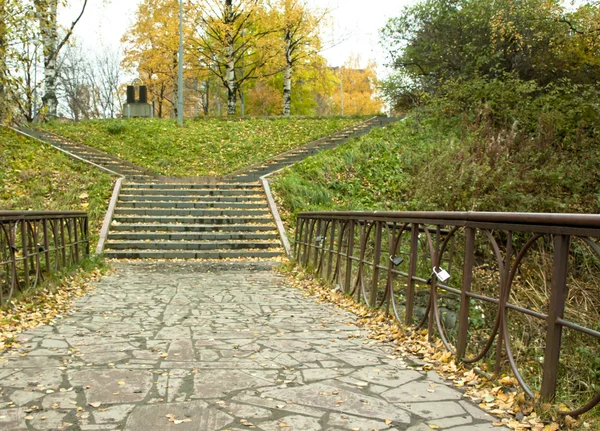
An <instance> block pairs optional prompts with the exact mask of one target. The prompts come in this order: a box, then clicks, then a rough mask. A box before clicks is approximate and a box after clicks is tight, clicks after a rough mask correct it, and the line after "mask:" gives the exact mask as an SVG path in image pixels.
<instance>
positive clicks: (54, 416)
mask: <svg viewBox="0 0 600 431" xmlns="http://www.w3.org/2000/svg"><path fill="white" fill-rule="evenodd" d="M28 415H29V416H31V417H33V419H32V420H28V421H27V423H28V424H29V425H30V426H31V427H32V428H33V429H36V430H57V429H67V428H68V425H65V420H64V419H65V416H66V415H65V413H62V412H59V411H56V410H46V411H42V412H32V413H28Z"/></svg>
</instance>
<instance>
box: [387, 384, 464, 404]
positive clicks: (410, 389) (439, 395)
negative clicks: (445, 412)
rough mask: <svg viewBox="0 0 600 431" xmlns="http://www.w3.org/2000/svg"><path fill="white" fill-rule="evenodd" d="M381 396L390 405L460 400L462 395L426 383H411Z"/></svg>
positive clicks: (450, 389) (444, 387) (446, 387)
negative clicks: (420, 401) (422, 401)
mask: <svg viewBox="0 0 600 431" xmlns="http://www.w3.org/2000/svg"><path fill="white" fill-rule="evenodd" d="M381 396H382V397H383V398H385V399H386V400H388V401H389V402H392V403H410V402H412V401H418V400H427V401H430V402H431V401H445V400H459V399H461V398H462V393H461V392H459V391H457V390H456V389H452V388H450V387H448V386H442V385H437V384H431V383H429V382H426V381H413V382H408V383H406V384H404V385H402V386H400V387H397V388H395V389H390V390H389V391H386V392H384V393H383V394H381Z"/></svg>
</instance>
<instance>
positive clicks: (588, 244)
mask: <svg viewBox="0 0 600 431" xmlns="http://www.w3.org/2000/svg"><path fill="white" fill-rule="evenodd" d="M598 238H600V215H575V214H533V213H477V212H313V213H300V214H299V215H298V223H297V227H296V232H295V243H294V255H295V257H296V259H297V261H298V263H299V264H300V265H302V266H305V267H309V268H310V269H312V270H313V271H314V272H316V274H317V275H318V276H320V277H322V278H323V279H325V280H326V281H328V282H330V283H332V285H333V287H334V288H335V289H336V290H339V291H341V292H343V293H344V294H347V295H352V296H353V297H354V298H356V300H358V301H362V302H364V303H365V304H366V305H368V306H370V307H374V308H382V309H384V310H385V311H386V312H387V313H388V314H391V315H393V316H394V317H395V318H396V319H397V320H398V321H400V322H404V323H405V324H406V325H410V326H413V327H414V328H415V330H417V329H418V330H421V329H424V328H427V329H428V332H427V333H428V337H429V339H430V341H431V340H433V337H434V334H437V336H438V337H439V339H441V341H442V342H443V345H444V346H445V348H446V349H448V350H449V351H450V352H452V353H453V354H454V355H455V356H456V357H457V358H459V359H460V360H461V361H463V362H465V363H469V364H473V363H476V362H484V363H485V362H486V361H487V362H489V363H490V365H491V366H493V368H494V372H495V373H496V374H497V375H499V374H500V373H501V372H502V370H503V369H506V368H508V367H510V369H512V372H513V373H514V375H515V377H516V379H517V380H518V382H519V384H520V386H521V387H522V388H523V389H524V391H525V392H526V393H527V394H528V395H529V396H530V397H532V398H536V397H539V398H541V399H542V400H545V401H550V400H553V399H554V398H555V395H556V393H557V388H561V387H560V386H559V380H561V382H560V384H566V382H564V381H563V379H561V376H564V375H565V373H566V372H567V371H569V370H568V369H565V367H568V365H569V364H568V363H567V362H568V361H567V358H566V357H563V358H561V348H562V349H563V354H565V355H566V352H565V351H564V349H566V347H565V346H566V345H567V342H566V341H565V339H567V338H565V337H566V335H565V332H566V331H567V330H568V331H569V334H568V341H569V342H570V341H572V340H576V342H577V343H579V344H580V345H583V347H584V348H592V349H596V350H593V352H596V353H598V352H600V348H599V346H600V323H599V322H600V310H598V309H593V308H592V309H587V310H582V307H583V306H572V302H573V301H574V302H578V301H580V299H581V298H580V296H579V295H578V294H577V293H576V292H575V289H574V288H573V289H572V288H570V286H571V285H572V284H573V285H577V286H579V285H581V284H585V283H590V285H593V286H595V287H594V289H592V291H595V292H600V290H599V289H598V285H597V284H595V278H596V277H595V276H596V275H597V274H595V273H594V271H593V270H592V271H591V274H586V273H585V271H584V270H585V269H586V268H587V269H588V270H589V269H590V268H592V267H595V268H597V269H598V270H600V247H599V246H598V244H597V242H596V241H597V239H598ZM586 255H587V256H588V257H587V258H585V257H584V256H586ZM475 304H479V305H475ZM596 305H597V304H596ZM586 307H587V306H586ZM486 316H487V317H486ZM569 316H576V317H574V319H576V320H578V321H580V320H583V322H584V323H581V322H580V323H575V322H573V321H572V320H567V318H568V317H569ZM581 316H583V318H581ZM578 337H579V338H578ZM581 337H588V338H587V339H586V340H587V341H585V342H582V341H581V340H580V338H581ZM561 340H562V343H561ZM590 340H591V342H590ZM574 342H575V341H574ZM569 345H570V344H569ZM590 346H591V347H590ZM569 353H570V351H569ZM534 355H536V357H535V358H532V357H531V356H534ZM597 357H598V356H597V355H596V358H597ZM536 363H537V365H536ZM536 366H537V367H538V368H536ZM565 370H566V371H565ZM567 379H568V378H565V380H567ZM594 379H596V380H595V381H594ZM597 379H598V377H597V375H596V377H593V376H592V387H591V389H590V388H589V387H588V391H587V392H586V395H587V400H586V401H584V403H585V404H584V405H583V406H581V407H579V408H577V409H576V410H572V411H568V412H567V411H565V412H562V413H563V414H569V415H572V416H576V415H580V414H582V413H584V412H586V411H588V410H590V409H592V408H593V407H595V406H596V405H598V404H599V403H600V393H599V392H598V390H597V387H598V380H597ZM531 382H533V383H531ZM590 394H591V395H590ZM589 398H592V399H591V400H589ZM588 400H589V401H588Z"/></svg>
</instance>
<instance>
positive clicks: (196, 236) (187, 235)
mask: <svg viewBox="0 0 600 431" xmlns="http://www.w3.org/2000/svg"><path fill="white" fill-rule="evenodd" d="M278 238H279V235H278V234H277V233H276V232H203V233H193V232H183V233H170V232H163V233H158V232H138V233H136V232H118V233H111V234H109V235H108V239H109V240H118V241H145V240H151V241H152V240H154V241H229V240H231V241H234V240H255V241H256V240H276V239H278Z"/></svg>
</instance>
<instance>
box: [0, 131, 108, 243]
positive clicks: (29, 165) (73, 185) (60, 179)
mask: <svg viewBox="0 0 600 431" xmlns="http://www.w3.org/2000/svg"><path fill="white" fill-rule="evenodd" d="M112 187H113V178H112V177H111V176H110V175H107V174H104V173H102V172H100V171H98V170H96V169H90V168H89V165H87V164H85V163H81V162H78V161H76V160H74V159H72V158H70V157H67V156H65V155H63V154H62V153H60V152H59V151H56V150H54V149H52V147H51V146H49V145H46V144H42V143H40V142H38V141H35V140H32V139H27V138H24V137H22V136H19V135H17V134H16V133H14V132H12V131H10V130H8V129H5V128H0V208H1V209H4V210H54V211H69V210H73V211H87V213H88V214H89V217H90V230H91V237H92V243H94V242H95V241H96V240H97V238H98V234H99V231H100V227H101V225H102V221H103V220H104V215H105V213H106V209H107V207H108V201H109V199H110V196H111V193H112Z"/></svg>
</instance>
